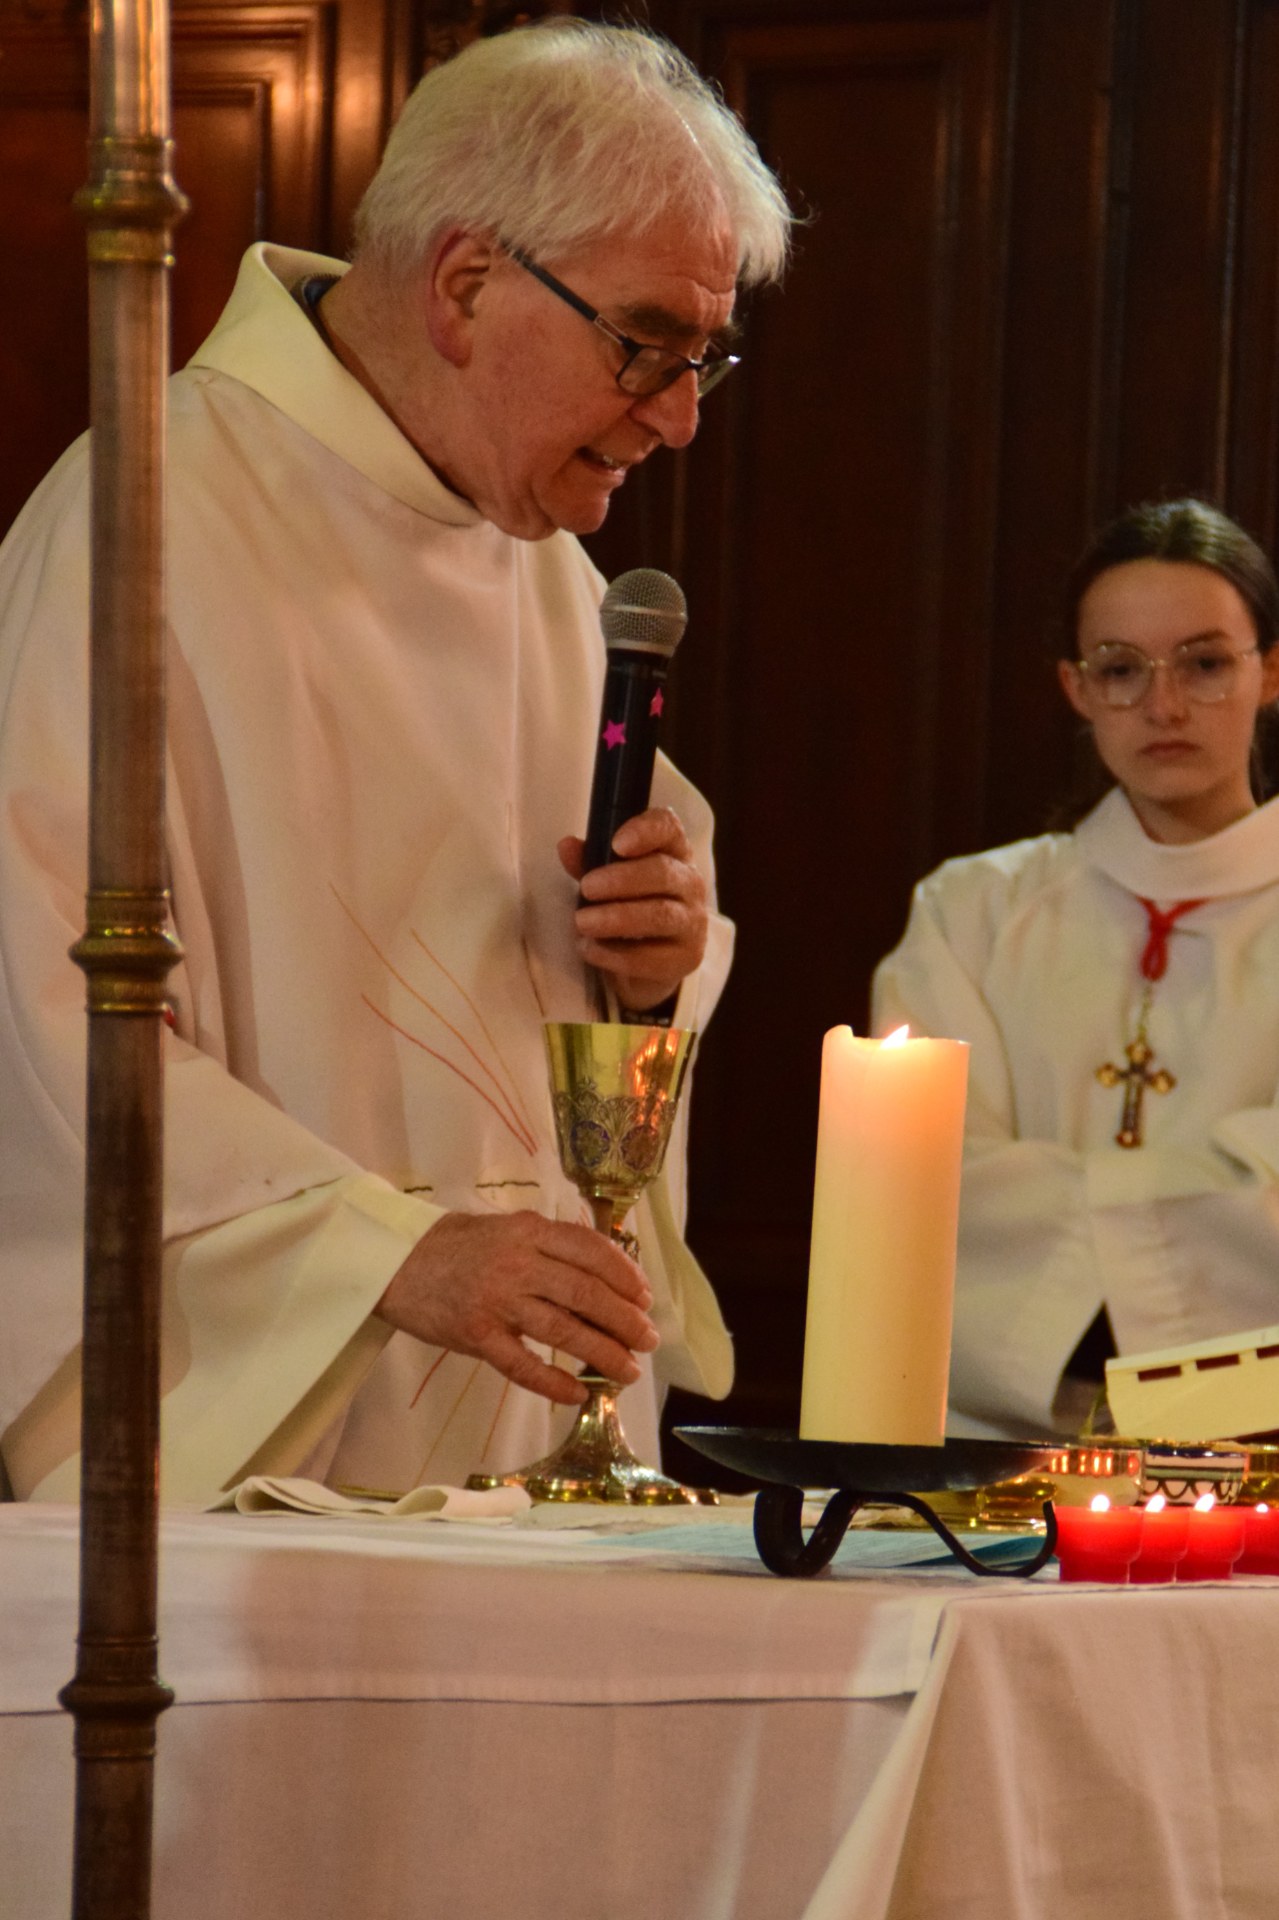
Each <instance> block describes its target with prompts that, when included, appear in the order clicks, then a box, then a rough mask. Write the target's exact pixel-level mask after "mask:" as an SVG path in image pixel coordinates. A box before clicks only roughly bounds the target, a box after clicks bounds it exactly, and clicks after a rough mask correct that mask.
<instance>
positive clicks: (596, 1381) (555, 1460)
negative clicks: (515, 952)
mask: <svg viewBox="0 0 1279 1920" xmlns="http://www.w3.org/2000/svg"><path fill="white" fill-rule="evenodd" d="M545 1031H546V1053H547V1060H548V1062H549V1066H550V1076H551V1098H552V1104H553V1106H554V1111H555V1134H556V1139H557V1141H558V1144H559V1152H560V1164H561V1165H562V1167H563V1168H564V1171H565V1173H566V1174H567V1175H568V1177H569V1179H570V1180H571V1181H572V1182H573V1184H574V1186H575V1187H576V1188H577V1189H578V1191H579V1192H580V1193H581V1194H582V1195H583V1196H584V1197H585V1199H586V1200H587V1202H588V1203H589V1205H590V1209H591V1213H592V1216H593V1217H594V1221H595V1225H596V1226H597V1228H598V1229H599V1231H600V1232H601V1233H606V1234H608V1235H609V1237H610V1239H613V1240H615V1241H617V1243H618V1244H619V1245H620V1246H622V1247H624V1248H625V1249H626V1251H627V1252H628V1253H630V1254H632V1255H633V1254H634V1252H635V1250H636V1241H635V1239H634V1236H633V1235H631V1234H628V1233H626V1232H625V1231H624V1230H623V1226H622V1223H623V1221H624V1220H625V1219H626V1216H627V1214H628V1213H629V1212H630V1210H631V1208H632V1207H633V1206H634V1205H635V1202H636V1201H637V1200H638V1199H639V1196H640V1194H641V1193H642V1192H643V1191H644V1188H645V1187H646V1186H647V1185H648V1184H649V1182H650V1181H651V1180H655V1179H656V1178H657V1176H658V1174H659V1173H660V1172H661V1170H662V1162H663V1161H664V1159H665V1158H666V1147H667V1143H668V1141H669V1140H670V1134H671V1127H672V1125H673V1123H674V1120H675V1113H676V1109H677V1106H678V1103H679V1096H680V1091H681V1089H682V1087H683V1084H684V1076H685V1074H686V1073H687V1071H688V1067H689V1063H690V1062H691V1060H692V1057H693V1048H694V1046H695V1044H696V1040H697V1035H696V1034H695V1033H692V1032H689V1031H681V1030H679V1029H677V1028H674V1027H646V1026H628V1025H623V1024H621V1023H619V1022H616V1021H609V1022H605V1021H596V1022H592V1023H589V1024H588V1023H573V1022H568V1021H549V1022H548V1023H547V1026H546V1029H545ZM578 1378H579V1379H580V1380H581V1382H582V1384H583V1386H584V1387H586V1389H587V1391H588V1395H589V1397H588V1399H587V1401H586V1403H585V1405H584V1406H583V1407H582V1408H581V1410H580V1412H579V1413H578V1416H577V1420H576V1423H575V1425H574V1427H573V1430H572V1432H571V1433H570V1434H569V1436H568V1438H567V1440H565V1441H564V1443H563V1445H562V1446H560V1447H558V1448H557V1449H556V1450H555V1452H554V1453H549V1454H547V1455H546V1457H545V1458H544V1459H542V1460H536V1461H534V1463H533V1465H532V1466H531V1467H521V1468H520V1469H519V1470H518V1471H517V1472H515V1473H502V1474H488V1473H476V1474H472V1475H471V1477H470V1479H469V1480H468V1481H467V1485H468V1486H469V1487H479V1488H485V1487H503V1486H504V1487H510V1486H518V1487H524V1488H526V1489H527V1491H528V1492H529V1493H530V1494H531V1495H532V1497H533V1499H534V1500H609V1501H629V1502H631V1503H633V1504H636V1505H642V1506H665V1505H674V1504H676V1503H684V1504H689V1503H692V1502H696V1501H707V1502H710V1503H713V1502H714V1500H715V1495H714V1494H713V1493H710V1492H699V1491H698V1490H696V1489H694V1488H691V1487H684V1486H681V1485H680V1483H679V1481H678V1480H671V1479H668V1478H667V1476H666V1475H665V1474H663V1473H659V1472H658V1471H657V1470H656V1468H654V1467H646V1466H645V1465H644V1463H643V1461H641V1460H639V1459H637V1458H636V1456H635V1454H634V1453H632V1451H631V1449H630V1447H629V1446H628V1445H627V1443H626V1438H625V1436H624V1434H623V1432H622V1427H621V1422H620V1420H619V1419H618V1415H617V1404H616V1402H617V1395H618V1394H619V1393H620V1391H621V1387H620V1386H619V1384H618V1383H617V1382H616V1381H614V1380H608V1379H606V1378H605V1377H604V1375H603V1374H602V1373H597V1372H595V1370H594V1369H593V1368H590V1367H587V1368H586V1369H584V1371H583V1372H582V1373H580V1374H579V1375H578Z"/></svg>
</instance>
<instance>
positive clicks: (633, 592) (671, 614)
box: [600, 567, 688, 656]
mask: <svg viewBox="0 0 1279 1920" xmlns="http://www.w3.org/2000/svg"><path fill="white" fill-rule="evenodd" d="M687 625H688V604H687V602H686V601H685V599H684V594H683V590H682V588H681V587H680V586H679V583H678V582H677V581H675V580H672V579H671V576H670V574H669V573H661V572H659V571H658V569H657V568H656V567H635V568H633V569H632V571H631V572H630V573H619V574H618V576H617V578H616V580H614V581H613V583H612V585H611V586H610V587H609V589H608V591H607V593H606V594H605V595H604V598H603V601H602V602H601V604H600V626H601V627H602V628H603V631H604V645H605V646H606V647H608V648H609V649H610V650H611V649H612V648H614V647H625V648H627V649H629V650H630V651H632V652H641V653H664V654H666V655H668V656H669V655H670V654H672V653H674V651H675V649H676V647H677V646H678V645H679V643H680V640H681V638H682V636H683V632H684V628H685V627H686V626H687Z"/></svg>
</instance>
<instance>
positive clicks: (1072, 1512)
mask: <svg viewBox="0 0 1279 1920" xmlns="http://www.w3.org/2000/svg"><path fill="white" fill-rule="evenodd" d="M1053 1512H1054V1513H1055V1514H1056V1516H1057V1546H1056V1549H1055V1551H1056V1554H1057V1558H1058V1560H1059V1561H1060V1562H1061V1577H1062V1579H1063V1580H1105V1581H1108V1582H1110V1583H1111V1584H1112V1585H1116V1586H1122V1585H1123V1584H1124V1582H1125V1581H1126V1580H1127V1578H1128V1565H1129V1562H1130V1561H1131V1560H1133V1559H1134V1558H1135V1556H1136V1553H1137V1549H1138V1547H1139V1546H1140V1544H1141V1513H1140V1511H1139V1509H1138V1508H1136V1507H1112V1506H1111V1504H1110V1501H1109V1500H1108V1499H1107V1497H1106V1495H1105V1494H1104V1493H1098V1494H1094V1496H1093V1499H1092V1502H1091V1504H1090V1505H1089V1506H1086V1507H1058V1506H1054V1508H1053Z"/></svg>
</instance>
